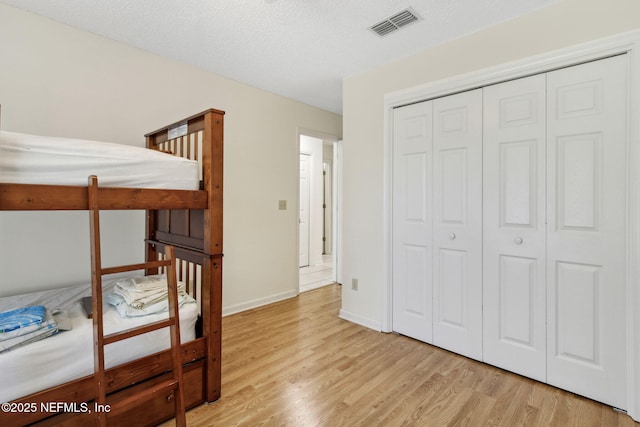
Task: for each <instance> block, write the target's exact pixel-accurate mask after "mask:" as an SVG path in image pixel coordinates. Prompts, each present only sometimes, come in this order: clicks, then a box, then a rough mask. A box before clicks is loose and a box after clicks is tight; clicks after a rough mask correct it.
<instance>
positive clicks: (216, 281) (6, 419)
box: [0, 109, 224, 425]
mask: <svg viewBox="0 0 640 427" xmlns="http://www.w3.org/2000/svg"><path fill="white" fill-rule="evenodd" d="M223 130H224V112H223V111H219V110H214V109H210V110H207V111H204V112H202V113H199V114H196V115H193V116H191V117H188V118H186V119H184V120H181V121H179V122H176V123H173V124H171V125H169V126H165V127H163V128H161V129H158V130H156V131H154V132H151V133H149V134H147V135H145V137H146V149H148V150H155V151H162V152H165V153H171V154H173V155H174V156H178V157H181V158H186V159H190V160H192V161H194V162H196V165H197V166H196V168H197V171H198V172H197V173H198V176H197V177H196V178H195V182H196V183H195V189H185V188H191V186H192V185H191V184H188V185H186V187H185V186H184V185H183V184H178V185H176V186H177V187H178V188H180V189H177V190H176V189H174V188H173V187H174V186H172V183H171V182H164V183H162V182H159V183H158V185H151V186H147V185H146V184H144V183H143V184H140V183H138V184H137V185H136V186H134V187H129V186H126V185H127V184H126V183H125V184H118V183H117V184H115V185H113V186H109V185H107V186H103V180H101V177H100V174H99V173H97V174H96V175H98V179H99V180H100V183H101V185H100V187H98V190H97V192H98V200H99V206H98V207H99V209H100V210H128V209H138V210H145V212H146V221H145V225H146V239H145V240H146V243H147V245H146V254H145V259H146V260H147V261H153V260H160V259H163V257H164V255H163V254H164V252H165V248H167V247H172V248H174V251H175V256H176V258H177V266H176V274H177V279H178V281H179V282H182V283H184V284H185V287H186V292H187V293H188V295H190V296H191V297H192V301H195V302H196V304H184V306H183V307H184V309H183V308H181V309H180V326H181V328H180V330H181V331H182V333H183V335H182V340H181V341H182V345H181V358H182V363H183V377H184V385H185V387H184V398H185V403H186V405H185V406H186V407H187V408H191V407H194V406H197V405H199V404H201V403H203V402H213V401H215V400H217V399H218V398H219V397H220V386H221V318H222V309H221V300H222V253H223V246H222V191H223V186H222V181H223ZM5 136H6V135H5ZM0 138H2V134H0ZM1 143H2V140H1V139H0V144H1ZM123 148H124V147H123ZM161 167H162V166H161ZM108 169H109V168H108ZM91 174H94V173H91ZM88 175H90V174H87V176H88ZM36 179H37V178H36ZM0 180H1V175H0ZM11 181H12V182H0V210H2V211H7V210H11V211H25V210H39V211H44V210H88V209H89V200H88V199H89V197H88V192H87V185H86V184H84V185H78V184H77V183H73V182H70V183H69V182H65V183H63V184H50V183H49V181H48V180H47V181H45V182H47V183H46V184H42V183H36V182H29V181H27V182H22V181H21V180H20V179H15V180H14V179H12V180H11ZM165 181H166V180H165ZM84 182H86V177H85V181H84ZM105 182H107V183H108V182H109V181H108V180H106V181H105ZM150 187H155V188H150ZM162 273H163V271H161V270H159V269H157V268H155V269H153V268H152V269H147V270H145V272H144V274H145V275H158V274H162ZM107 288H108V287H107ZM69 289H72V290H71V291H70V292H71V297H69V294H68V293H67V294H64V295H65V296H64V297H61V296H60V295H62V294H61V293H62V292H65V290H58V289H56V290H51V291H46V292H43V293H40V294H41V295H40V294H38V295H28V296H26V301H30V298H32V299H33V300H34V301H35V300H36V299H38V298H41V297H43V296H44V298H45V299H47V298H49V299H53V300H55V301H57V302H58V303H60V299H61V298H62V299H63V300H64V301H65V303H69V304H71V305H73V307H75V308H76V309H77V308H78V304H80V303H79V300H80V297H82V296H86V295H87V288H82V289H79V288H76V287H73V288H69ZM88 289H89V291H88V292H89V294H90V288H88ZM1 302H2V300H1V299H0V311H2V304H1ZM62 305H64V303H63V304H62ZM194 306H195V308H194ZM183 311H184V312H185V313H187V314H186V315H184V316H183ZM189 311H191V312H192V313H191V314H189V313H188V312H189ZM194 312H195V313H196V314H195V315H193V313H194ZM198 313H199V315H198ZM105 315H108V314H105ZM85 320H86V319H85ZM89 322H91V321H90V320H89ZM194 323H195V326H194ZM74 329H76V328H75V323H74ZM79 329H81V328H79ZM71 332H73V331H70V332H69V335H70V333H71ZM154 333H155V332H154ZM64 334H67V332H64V333H62V334H60V335H64ZM53 338H55V336H54V337H52V338H47V339H51V341H53ZM46 341H47V340H43V341H41V342H38V343H35V344H33V345H34V346H35V345H36V344H40V343H42V345H44V343H45V342H46ZM118 344H123V343H118ZM30 346H31V344H30V345H27V346H24V347H23V348H20V349H18V350H19V351H27V349H28V348H29V347H30ZM125 346H126V347H132V346H131V344H129V345H125ZM44 348H46V347H44ZM123 348H124V347H123ZM18 350H16V351H18ZM41 351H47V352H48V351H50V350H41ZM10 353H12V352H11V351H10V352H7V353H6V354H10ZM114 353H121V352H120V351H118V352H114ZM2 357H3V353H0V366H3V369H5V365H3V359H2ZM67 365H72V363H67ZM170 370H171V354H170V349H167V350H162V351H157V352H155V353H152V354H149V355H145V356H143V357H140V358H134V356H131V358H130V360H129V357H125V358H124V360H112V361H111V363H110V364H109V365H108V366H107V367H106V369H105V371H104V377H105V380H106V383H107V392H108V393H109V394H110V395H112V396H118V395H122V396H127V395H128V394H131V393H134V392H136V390H139V389H142V388H145V387H150V386H153V384H154V383H157V382H160V381H162V380H163V377H164V376H166V375H168V372H169V371H170ZM2 387H3V388H8V387H11V386H10V385H8V384H2ZM94 399H95V388H94V378H93V374H89V375H82V376H81V377H80V378H74V379H72V380H69V381H65V382H62V383H60V384H55V385H51V386H48V387H47V388H46V389H43V390H35V391H32V392H28V394H26V395H21V396H17V397H15V398H14V397H13V396H11V398H10V403H11V404H12V405H13V406H11V407H9V408H12V407H13V408H15V409H16V411H3V412H2V413H0V424H2V425H27V424H33V425H87V424H91V423H92V422H93V419H94V418H93V415H92V414H90V413H88V411H85V410H83V409H84V408H86V406H84V405H86V404H87V402H92V401H93V400H94ZM171 400H172V395H170V394H168V395H166V396H165V395H159V396H157V397H156V398H154V400H153V401H151V402H149V403H147V404H145V407H144V410H143V411H140V410H137V409H139V408H131V410H130V411H127V412H125V413H123V414H122V415H119V416H118V418H117V419H116V420H112V422H114V423H115V424H117V425H134V424H135V425H154V424H157V423H158V422H161V421H163V420H165V419H169V418H171V417H172V416H173V410H174V409H173V403H172V402H171ZM51 402H62V404H59V403H58V404H57V405H58V406H57V407H56V409H58V410H59V412H58V411H56V410H51V409H52V408H51V407H50V406H46V405H48V404H50V403H51ZM43 408H44V409H46V410H42V409H43Z"/></svg>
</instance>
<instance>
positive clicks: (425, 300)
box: [392, 102, 433, 342]
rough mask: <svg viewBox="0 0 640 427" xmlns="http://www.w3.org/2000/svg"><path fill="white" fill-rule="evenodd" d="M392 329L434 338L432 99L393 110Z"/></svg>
mask: <svg viewBox="0 0 640 427" xmlns="http://www.w3.org/2000/svg"><path fill="white" fill-rule="evenodd" d="M393 126H394V129H393V211H392V215H393V248H392V249H393V261H392V267H393V291H392V292H393V317H392V321H393V330H394V331H395V332H398V333H400V334H404V335H407V336H410V337H412V338H415V339H418V340H421V341H425V342H431V341H432V336H433V335H432V318H433V309H432V270H433V269H432V262H433V247H432V209H433V206H432V205H433V203H432V189H431V187H432V179H431V174H432V161H433V159H432V148H431V147H432V103H431V102H422V103H419V104H415V105H410V106H406V107H402V108H397V109H396V110H394V118H393Z"/></svg>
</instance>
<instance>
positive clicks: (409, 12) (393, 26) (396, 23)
mask: <svg viewBox="0 0 640 427" xmlns="http://www.w3.org/2000/svg"><path fill="white" fill-rule="evenodd" d="M419 19H420V17H419V16H418V15H417V14H416V13H415V12H414V11H413V9H411V8H407V9H405V10H403V11H401V12H398V13H396V14H394V15H393V16H390V17H389V18H387V19H385V20H384V21H381V22H378V23H377V24H375V25H373V26H371V27H369V29H370V30H371V31H373V32H374V33H376V34H377V35H379V36H386V35H387V34H389V33H392V32H394V31H396V30H399V29H400V28H402V27H404V26H405V25H408V24H410V23H412V22H416V21H418V20H419Z"/></svg>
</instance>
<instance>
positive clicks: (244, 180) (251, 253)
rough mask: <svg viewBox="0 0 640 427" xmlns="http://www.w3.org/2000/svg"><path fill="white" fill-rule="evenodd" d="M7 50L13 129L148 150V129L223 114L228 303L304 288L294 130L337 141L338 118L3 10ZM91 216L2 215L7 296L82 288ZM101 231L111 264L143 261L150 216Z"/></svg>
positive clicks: (109, 220) (5, 108)
mask: <svg viewBox="0 0 640 427" xmlns="http://www.w3.org/2000/svg"><path fill="white" fill-rule="evenodd" d="M0 52H2V55H0V103H1V104H2V122H1V125H2V128H3V129H5V130H11V131H18V132H26V133H38V134H45V135H60V136H68V137H82V138H87V139H97V140H105V141H114V142H119V143H124V144H133V145H143V144H144V139H143V135H144V133H146V132H149V131H152V130H155V129H157V128H159V127H162V126H164V125H166V124H168V123H171V122H174V121H177V120H180V119H181V118H183V117H186V116H189V115H192V114H195V113H197V112H199V111H203V110H205V109H207V108H217V109H221V110H225V111H226V113H227V114H226V117H225V175H224V179H225V183H224V184H225V212H224V213H225V223H224V239H225V243H224V245H225V250H224V252H225V257H224V269H225V270H224V299H223V307H224V309H225V310H226V311H227V312H228V311H234V310H238V309H242V308H245V307H248V306H251V305H253V304H260V303H263V302H267V301H270V300H272V299H277V298H280V297H284V296H288V295H293V294H295V293H296V292H297V288H298V267H297V263H298V254H297V223H298V221H297V217H298V214H297V212H296V207H297V198H298V145H297V144H298V142H297V139H298V130H299V129H304V130H309V131H315V132H320V133H323V134H328V135H335V136H336V137H341V133H342V119H341V117H340V116H338V115H336V114H333V113H329V112H326V111H323V110H320V109H317V108H313V107H310V106H308V105H305V104H302V103H299V102H295V101H292V100H290V99H287V98H283V97H280V96H276V95H273V94H270V93H267V92H265V91H262V90H258V89H256V88H253V87H250V86H247V85H244V84H240V83H238V82H235V81H233V80H230V79H226V78H223V77H220V76H218V75H215V74H212V73H209V72H205V71H203V70H199V69H197V68H194V67H190V66H187V65H184V64H181V63H179V62H175V61H171V60H168V59H165V58H161V57H159V56H156V55H153V54H150V53H146V52H143V51H140V50H138V49H135V48H131V47H128V46H125V45H123V44H120V43H117V42H114V41H111V40H109V39H106V38H102V37H98V36H95V35H92V34H90V33H87V32H83V31H79V30H75V29H73V28H70V27H68V26H65V25H61V24H59V23H56V22H53V21H51V20H48V19H44V18H41V17H38V16H36V15H33V14H30V13H26V12H23V11H20V10H18V9H15V8H11V7H8V6H4V5H0ZM281 199H284V200H287V201H288V202H289V203H288V206H289V209H288V210H286V211H279V210H278V200H281ZM87 217H88V215H87V214H86V213H83V212H73V213H66V212H65V213H60V212H45V213H39V212H36V213H23V212H19V213H14V212H4V213H1V215H0V241H1V242H2V245H1V246H0V295H9V294H13V293H17V292H20V291H25V290H33V289H41V288H45V287H49V286H59V285H61V284H64V283H77V282H81V281H86V280H87V279H88V278H89V257H88V252H87V251H88V220H87ZM103 225H104V232H103V236H104V237H103V238H105V239H106V241H105V242H103V243H104V248H103V252H104V256H105V258H106V263H115V262H125V263H128V262H133V261H136V259H141V258H142V254H143V245H142V243H141V241H142V238H143V217H142V214H140V213H137V214H132V213H131V212H111V213H107V214H106V215H105V219H104V220H103ZM23 238H24V239H23ZM8 242H10V244H7V243H8ZM120 242H122V243H120ZM132 257H133V258H136V259H132Z"/></svg>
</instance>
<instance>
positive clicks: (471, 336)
mask: <svg viewBox="0 0 640 427" xmlns="http://www.w3.org/2000/svg"><path fill="white" fill-rule="evenodd" d="M626 61H627V59H626V57H625V56H619V57H614V58H608V59H604V60H601V61H595V62H591V63H587V64H582V65H578V66H575V67H569V68H565V69H561V70H557V71H552V72H549V73H546V74H541V75H537V76H532V77H527V78H523V79H519V80H514V81H511V82H506V83H502V84H496V85H493V86H489V87H485V88H483V89H481V90H476V91H472V92H468V93H462V94H456V95H452V96H450V97H445V98H441V99H437V100H433V101H427V102H423V103H420V104H416V105H413V106H410V107H403V108H399V109H396V111H395V113H394V164H393V167H394V172H393V181H394V185H393V191H394V198H393V215H394V217H393V218H394V219H393V223H394V226H393V234H394V236H393V241H394V246H393V251H394V254H393V256H394V259H393V270H394V272H393V298H394V306H393V309H394V313H393V322H394V324H393V329H394V330H395V331H397V332H400V333H404V334H407V335H409V336H413V337H415V338H418V339H422V340H423V341H426V342H430V343H433V344H436V345H439V346H442V347H445V348H448V349H450V350H453V351H456V352H459V353H461V354H466V355H468V356H470V357H474V358H479V359H480V358H481V359H482V360H484V361H486V362H488V363H491V364H495V365H497V366H500V367H503V368H505V369H508V370H511V371H514V372H518V373H521V374H523V375H526V376H529V377H532V378H535V379H538V380H541V381H546V382H548V383H550V384H553V385H556V386H558V387H561V388H565V389H567V390H570V391H573V392H576V393H578V394H582V395H584V396H587V397H590V398H593V399H596V400H599V401H601V402H604V403H608V404H611V405H613V406H616V407H619V408H624V407H626V387H627V385H626V376H627V374H626V366H627V361H626V335H627V333H626V326H625V325H626V311H625V307H626V306H625V294H626V268H627V265H626V245H627V242H626V235H627V233H626V231H627V230H626V224H627V218H626V217H625V212H626V203H627V198H626V194H627V188H626V183H627V165H626V162H627V159H626V154H627V139H628V137H627V135H626V129H627V125H626V120H627V118H626V117H627V109H626V106H627V95H626V91H627V87H626V85H627V83H626V82H627V76H626V68H627V65H626ZM466 97H468V98H467V99H468V100H470V99H474V101H470V102H465V101H463V99H465V98H466ZM478 100H480V105H481V106H482V110H483V113H482V114H481V116H483V117H482V120H481V121H480V124H479V125H478V126H476V125H477V122H476V121H475V119H474V118H475V117H476V115H475V113H474V112H473V111H474V110H473V108H472V107H469V106H470V105H476V103H477V102H478ZM463 105H466V106H464V107H463ZM405 109H406V110H405ZM417 110H422V111H423V112H422V113H421V114H422V115H421V117H422V119H423V122H422V125H421V126H417V125H416V123H417V122H415V121H413V119H411V120H409V121H406V120H405V123H404V124H403V120H404V119H403V117H405V116H406V117H409V116H412V117H414V118H415V117H418V115H417V114H416V111H417ZM463 111H464V114H460V113H461V112H463ZM431 114H432V115H433V117H432V121H429V118H430V117H431ZM406 117H405V118H406ZM463 117H466V120H463ZM403 127H404V130H402V129H403ZM418 129H420V131H418ZM454 129H458V131H459V132H462V130H463V129H465V131H470V130H473V129H480V132H481V137H480V139H479V141H478V144H477V145H474V144H475V143H474V144H472V143H471V141H473V140H474V138H471V137H469V136H467V137H465V138H461V139H460V140H456V138H454V137H453V135H454V134H455V132H453V130H454ZM443 130H444V131H451V132H449V135H450V136H451V138H449V137H447V136H443V134H447V132H443ZM399 132H400V133H401V132H405V133H406V134H407V135H413V136H414V137H417V136H418V135H421V137H420V138H421V144H423V145H422V148H421V149H420V150H413V149H411V148H410V147H408V146H407V147H405V148H406V149H407V150H406V152H400V151H398V150H400V148H396V143H397V142H398V140H397V139H396V138H398V137H399ZM420 132H422V133H420ZM471 133H473V132H471ZM461 141H462V142H461ZM403 144H404V143H403V142H401V143H399V144H398V146H402V145H403ZM478 147H479V149H480V150H481V151H480V152H478V151H477V150H478ZM420 153H422V154H420ZM478 159H481V160H478ZM478 161H480V162H481V163H479V164H478V163H477V162H478ZM478 171H480V175H478ZM411 176H413V177H418V181H412V179H415V178H411ZM431 177H432V178H431ZM478 185H479V187H478ZM478 198H479V199H478ZM478 200H480V201H481V202H480V203H481V204H480V205H478ZM478 206H480V208H478ZM478 209H479V210H478ZM409 213H411V214H409ZM403 215H404V217H403ZM402 218H405V221H404V222H403V221H402V220H401V219H402ZM478 221H481V224H482V226H481V229H480V232H478V228H477V224H478ZM399 236H405V237H401V238H399ZM403 239H404V240H403ZM478 260H481V261H480V263H481V264H480V267H477V265H478V264H476V262H478ZM402 281H404V282H405V283H410V284H411V285H410V286H408V287H407V286H405V287H404V288H403V286H404V285H403V284H402V283H401V282H402ZM420 286H423V287H422V288H420ZM403 289H404V290H403ZM402 304H404V308H405V312H411V313H412V314H413V315H414V317H416V318H420V319H421V322H422V324H420V325H418V323H415V324H414V325H413V326H408V324H410V323H411V320H410V319H409V318H405V320H406V323H405V324H403V326H402V329H400V328H398V327H396V325H400V324H401V322H400V318H401V315H400V314H399V315H398V316H397V315H396V314H397V313H396V310H399V308H400V307H401V306H402ZM482 304H483V305H484V307H482ZM407 307H410V309H409V310H406V308H407ZM480 325H482V326H481V327H480ZM415 331H418V333H417V334H416V333H415ZM478 343H480V344H479V345H480V349H479V350H478V347H477V346H478Z"/></svg>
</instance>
